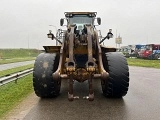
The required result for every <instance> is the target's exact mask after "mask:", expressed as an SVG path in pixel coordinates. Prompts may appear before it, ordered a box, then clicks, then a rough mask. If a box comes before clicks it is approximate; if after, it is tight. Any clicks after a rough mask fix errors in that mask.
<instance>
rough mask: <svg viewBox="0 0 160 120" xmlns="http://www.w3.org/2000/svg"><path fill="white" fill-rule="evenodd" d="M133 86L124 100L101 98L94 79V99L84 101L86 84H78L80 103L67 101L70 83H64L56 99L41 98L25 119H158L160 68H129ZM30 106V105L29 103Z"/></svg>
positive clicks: (76, 83) (131, 85) (99, 87)
mask: <svg viewBox="0 0 160 120" xmlns="http://www.w3.org/2000/svg"><path fill="white" fill-rule="evenodd" d="M129 68H130V87H129V91H128V94H127V95H126V96H125V97H123V98H122V99H109V98H105V97H104V96H103V95H102V91H101V84H100V81H99V80H95V81H94V82H93V84H94V92H95V100H94V101H92V102H89V101H88V100H84V99H82V97H83V96H85V95H87V92H88V87H87V82H84V83H78V82H75V84H74V85H75V86H74V90H75V95H79V96H80V99H79V100H74V101H73V102H69V101H68V100H67V91H68V85H67V81H65V80H63V81H62V88H61V94H60V96H59V97H57V98H55V99H40V98H38V97H36V96H34V97H35V98H36V99H34V100H35V101H37V103H36V104H35V102H34V105H33V106H32V108H31V109H30V111H29V112H28V113H27V114H25V116H24V120H159V119H160V69H153V68H143V67H129ZM30 104H31V102H30Z"/></svg>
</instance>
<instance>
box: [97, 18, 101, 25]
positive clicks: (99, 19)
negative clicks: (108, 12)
mask: <svg viewBox="0 0 160 120" xmlns="http://www.w3.org/2000/svg"><path fill="white" fill-rule="evenodd" d="M97 23H98V25H101V18H99V17H98V18H97Z"/></svg>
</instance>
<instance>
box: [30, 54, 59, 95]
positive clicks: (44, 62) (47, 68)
mask: <svg viewBox="0 0 160 120" xmlns="http://www.w3.org/2000/svg"><path fill="white" fill-rule="evenodd" d="M58 63H59V56H58V55H57V54H55V53H41V54H39V55H38V56H37V58H36V60H35V64H34V70H33V87H34V91H35V94H36V95H37V96H39V97H41V98H48V97H49V98H50V97H56V96H58V95H59V92H60V86H61V81H60V80H54V79H53V77H52V73H54V72H55V71H56V70H57V68H58Z"/></svg>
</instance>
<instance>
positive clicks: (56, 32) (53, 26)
mask: <svg viewBox="0 0 160 120" xmlns="http://www.w3.org/2000/svg"><path fill="white" fill-rule="evenodd" d="M49 26H52V27H54V28H55V30H56V37H57V27H56V26H55V25H49ZM56 45H58V43H57V41H56Z"/></svg>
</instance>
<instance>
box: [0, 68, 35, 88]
mask: <svg viewBox="0 0 160 120" xmlns="http://www.w3.org/2000/svg"><path fill="white" fill-rule="evenodd" d="M32 72H33V68H31V69H27V70H24V71H21V72H17V73H14V74H12V75H10V76H5V77H1V78H0V86H2V85H5V84H7V83H9V82H12V81H16V80H18V79H19V78H21V77H24V76H26V75H28V74H30V73H32Z"/></svg>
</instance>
